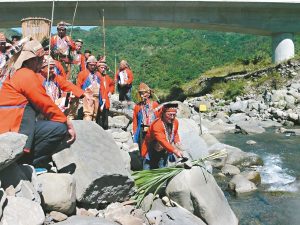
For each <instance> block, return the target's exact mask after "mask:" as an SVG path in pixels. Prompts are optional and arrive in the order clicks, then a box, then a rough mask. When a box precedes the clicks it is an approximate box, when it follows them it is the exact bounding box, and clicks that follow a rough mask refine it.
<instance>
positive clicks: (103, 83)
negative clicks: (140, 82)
mask: <svg viewBox="0 0 300 225" xmlns="http://www.w3.org/2000/svg"><path fill="white" fill-rule="evenodd" d="M101 88H102V90H101ZM100 91H101V95H102V96H103V97H102V98H103V99H105V108H106V109H109V107H110V100H109V97H108V93H111V94H113V93H114V92H115V82H114V81H113V80H112V79H111V78H110V77H109V76H108V75H105V76H102V75H101V78H100Z"/></svg>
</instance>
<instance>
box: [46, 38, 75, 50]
mask: <svg viewBox="0 0 300 225" xmlns="http://www.w3.org/2000/svg"><path fill="white" fill-rule="evenodd" d="M57 39H58V35H54V36H52V37H51V41H50V46H51V49H54V50H56V49H57ZM62 39H64V40H66V41H67V42H68V43H69V44H70V49H69V50H70V51H72V50H75V49H76V47H75V43H74V41H73V40H72V38H71V37H69V36H67V35H66V36H64V37H63V38H62Z"/></svg>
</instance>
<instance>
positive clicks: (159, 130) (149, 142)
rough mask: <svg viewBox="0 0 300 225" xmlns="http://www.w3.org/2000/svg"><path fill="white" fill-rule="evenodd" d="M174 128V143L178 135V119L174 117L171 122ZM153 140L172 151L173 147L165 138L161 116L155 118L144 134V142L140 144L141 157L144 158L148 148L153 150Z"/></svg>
mask: <svg viewBox="0 0 300 225" xmlns="http://www.w3.org/2000/svg"><path fill="white" fill-rule="evenodd" d="M173 129H174V137H173V138H174V140H173V142H174V143H178V142H179V141H180V140H179V135H178V120H177V119H175V120H174V122H173ZM155 142H158V143H159V144H160V145H161V146H162V147H163V148H164V149H165V150H167V151H168V152H170V153H173V152H174V150H175V148H174V146H173V145H172V143H170V142H169V141H168V139H167V136H166V131H165V128H164V124H163V121H162V119H161V118H158V119H156V120H155V121H154V122H153V123H152V124H151V126H150V128H149V130H148V131H147V134H146V136H145V139H144V142H143V144H142V153H141V154H142V157H143V158H145V157H146V156H147V153H148V151H149V150H152V151H155V150H153V149H151V148H152V146H154V144H155Z"/></svg>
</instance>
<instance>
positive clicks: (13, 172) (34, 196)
mask: <svg viewBox="0 0 300 225" xmlns="http://www.w3.org/2000/svg"><path fill="white" fill-rule="evenodd" d="M114 98H115V96H114V97H113V99H114ZM207 99H211V98H210V96H206V97H205V100H206V101H207ZM203 100H204V99H202V98H200V99H198V98H197V99H193V100H188V101H186V102H184V103H181V102H179V112H178V118H179V122H180V125H179V133H180V137H181V141H182V146H183V150H185V151H186V153H187V155H188V156H189V158H190V159H192V160H193V159H199V158H200V157H203V156H206V155H208V154H210V153H214V152H216V151H219V150H222V149H225V150H226V151H227V153H228V154H227V157H225V158H223V159H221V160H216V161H213V162H209V163H207V164H206V169H201V168H200V167H193V168H191V169H186V170H185V171H184V172H182V173H180V174H179V175H177V176H176V177H175V178H174V179H172V180H171V182H169V184H167V186H166V190H165V192H163V193H162V194H161V195H160V196H153V195H151V194H150V195H148V196H147V197H146V198H145V200H144V202H143V203H142V207H141V208H139V209H137V208H135V205H134V202H133V201H132V200H131V196H132V195H133V194H134V192H135V187H134V181H133V179H132V177H131V171H132V170H138V169H141V163H140V159H139V156H138V151H139V150H138V149H137V148H136V145H134V144H133V142H132V135H131V133H130V131H131V115H132V110H130V109H127V107H125V108H124V106H122V104H121V103H120V102H117V101H113V103H112V106H113V107H112V109H111V116H110V118H109V126H110V129H109V130H108V131H104V130H103V129H102V128H101V127H99V126H98V125H96V124H95V123H93V122H87V121H74V126H75V129H76V132H77V140H76V142H75V143H74V144H73V145H72V146H71V147H69V148H65V149H64V150H62V151H60V152H58V153H56V154H54V155H53V157H52V159H53V162H52V164H51V165H49V168H48V169H49V172H48V173H45V174H41V175H38V176H37V175H36V173H35V171H34V168H33V167H31V166H29V165H18V164H16V161H17V159H18V158H19V157H20V155H21V154H22V149H23V145H24V143H25V141H26V136H24V135H20V134H16V133H6V134H2V135H0V148H1V150H0V152H1V155H0V179H1V189H0V190H1V191H0V193H1V195H0V218H1V223H2V224H8V225H17V224H22V225H27V224H28V225H40V224H72V225H77V224H78V225H79V224H122V225H135V224H136V225H139V224H141V225H142V224H157V225H158V224H178V225H182V224H209V225H218V224H220V225H221V224H222V225H226V224H228V225H234V224H238V218H237V217H236V216H235V213H234V212H233V211H232V209H231V208H230V206H229V204H228V202H227V200H226V198H225V196H224V194H223V192H222V190H221V189H220V187H219V186H218V184H217V183H216V181H215V178H214V177H213V176H212V174H211V172H213V174H216V175H217V176H219V177H226V176H227V177H228V180H229V182H228V188H230V189H231V190H232V191H233V192H235V193H237V194H242V193H245V192H252V191H255V190H256V185H259V183H260V176H259V173H258V172H256V171H255V167H256V166H259V165H262V163H263V162H262V160H261V159H260V158H259V157H258V156H257V155H256V154H253V153H246V152H243V151H242V150H241V149H238V148H235V147H232V146H229V145H225V144H223V143H220V142H219V141H218V140H217V139H216V138H215V137H214V136H213V135H212V134H213V133H214V132H216V131H217V130H218V128H217V126H221V125H222V126H223V127H224V129H223V131H226V132H227V131H232V130H233V129H235V128H233V125H232V124H229V123H228V122H229V121H230V120H229V118H230V117H229V116H228V115H226V111H224V110H222V111H221V110H220V112H216V116H215V117H214V116H213V115H214V113H212V112H211V114H210V115H209V114H207V115H205V117H206V118H213V119H212V120H211V121H210V120H208V119H204V120H203V124H202V126H203V127H202V130H203V134H200V127H199V121H200V117H199V113H198V112H197V111H195V109H194V107H196V105H197V104H198V102H197V101H203ZM240 101H241V102H242V101H245V100H244V99H243V100H242V99H241V100H240ZM214 102H215V100H214V101H211V102H210V105H211V107H213V105H214V104H215V103H214ZM218 107H219V106H218ZM227 108H228V109H230V105H228V106H227ZM247 108H248V107H247ZM211 109H212V108H211ZM252 111H253V110H252ZM242 113H244V114H245V115H244V116H245V117H246V116H248V117H249V115H247V114H246V113H245V112H242ZM215 118H217V119H215ZM215 121H218V122H217V123H216V122H215ZM221 121H222V122H221ZM245 121H249V120H245ZM270 121H271V122H272V125H273V124H275V121H272V120H270ZM214 123H215V125H213V124H214ZM218 123H220V124H221V125H218ZM268 123H269V122H268ZM276 124H277V123H276ZM231 127H232V128H231Z"/></svg>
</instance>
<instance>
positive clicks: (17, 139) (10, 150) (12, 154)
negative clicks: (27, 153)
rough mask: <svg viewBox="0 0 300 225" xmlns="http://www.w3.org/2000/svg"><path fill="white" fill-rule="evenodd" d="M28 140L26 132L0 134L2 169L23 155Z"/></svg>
mask: <svg viewBox="0 0 300 225" xmlns="http://www.w3.org/2000/svg"><path fill="white" fill-rule="evenodd" d="M2 119H3V118H2ZM26 140H27V136H26V135H24V134H18V133H14V132H8V133H4V134H0V170H2V169H3V168H5V167H7V166H8V165H10V164H11V163H13V162H15V161H16V160H17V159H18V158H19V157H20V156H21V155H22V153H23V148H24V145H25V143H26Z"/></svg>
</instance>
